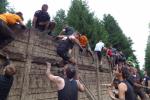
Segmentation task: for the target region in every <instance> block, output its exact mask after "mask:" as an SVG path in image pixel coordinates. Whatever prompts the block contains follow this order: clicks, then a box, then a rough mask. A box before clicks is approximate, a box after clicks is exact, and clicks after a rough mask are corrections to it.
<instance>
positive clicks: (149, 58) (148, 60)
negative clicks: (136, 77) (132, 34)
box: [145, 35, 150, 75]
mask: <svg viewBox="0 0 150 100" xmlns="http://www.w3.org/2000/svg"><path fill="white" fill-rule="evenodd" d="M145 70H146V71H147V73H148V75H150V35H149V37H148V41H147V47H146V50H145Z"/></svg>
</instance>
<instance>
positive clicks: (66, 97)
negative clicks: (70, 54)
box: [46, 62, 85, 100]
mask: <svg viewBox="0 0 150 100" xmlns="http://www.w3.org/2000/svg"><path fill="white" fill-rule="evenodd" d="M65 68H66V69H65V70H64V75H65V78H62V77H60V76H55V75H53V74H52V72H51V64H50V63H48V62H47V71H46V75H47V77H48V79H49V80H50V81H51V82H53V83H55V84H56V86H57V91H58V92H57V93H58V100H78V91H80V92H83V91H84V90H85V88H84V85H83V84H81V83H80V81H79V78H77V79H74V77H75V76H76V68H75V66H74V65H72V64H67V65H66V67H65Z"/></svg>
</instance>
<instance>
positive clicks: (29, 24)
mask: <svg viewBox="0 0 150 100" xmlns="http://www.w3.org/2000/svg"><path fill="white" fill-rule="evenodd" d="M26 26H27V27H28V28H31V27H32V21H31V19H29V20H28V21H27V23H26Z"/></svg>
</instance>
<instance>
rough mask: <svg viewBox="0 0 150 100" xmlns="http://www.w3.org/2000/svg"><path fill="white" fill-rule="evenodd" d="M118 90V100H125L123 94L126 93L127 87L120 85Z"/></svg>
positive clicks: (123, 84)
mask: <svg viewBox="0 0 150 100" xmlns="http://www.w3.org/2000/svg"><path fill="white" fill-rule="evenodd" d="M118 90H119V100H125V92H126V91H127V86H126V85H125V83H120V84H119V85H118Z"/></svg>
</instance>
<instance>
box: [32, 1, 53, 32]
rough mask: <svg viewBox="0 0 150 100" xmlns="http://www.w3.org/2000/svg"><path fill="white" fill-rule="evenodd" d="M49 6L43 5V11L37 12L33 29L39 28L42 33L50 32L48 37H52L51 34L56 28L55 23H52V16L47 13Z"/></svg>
mask: <svg viewBox="0 0 150 100" xmlns="http://www.w3.org/2000/svg"><path fill="white" fill-rule="evenodd" d="M47 10H48V5H47V4H43V5H42V9H41V10H37V11H36V12H35V14H34V17H33V22H32V27H33V28H37V29H39V30H40V31H45V30H48V31H49V32H48V35H51V32H52V31H53V30H54V28H55V22H54V21H50V16H49V14H48V12H47Z"/></svg>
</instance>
